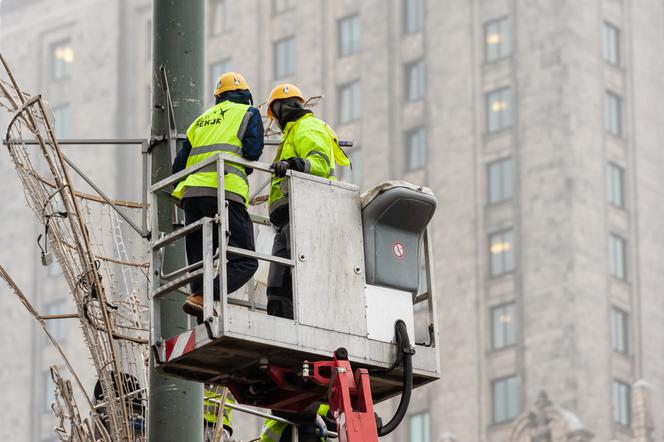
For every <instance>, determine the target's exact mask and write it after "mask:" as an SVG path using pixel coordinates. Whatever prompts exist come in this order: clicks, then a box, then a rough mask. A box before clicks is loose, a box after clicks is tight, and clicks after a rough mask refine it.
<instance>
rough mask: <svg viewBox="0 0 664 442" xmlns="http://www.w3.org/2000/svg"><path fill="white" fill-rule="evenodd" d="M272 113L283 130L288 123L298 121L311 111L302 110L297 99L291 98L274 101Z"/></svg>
mask: <svg viewBox="0 0 664 442" xmlns="http://www.w3.org/2000/svg"><path fill="white" fill-rule="evenodd" d="M272 113H273V114H274V116H275V118H276V119H277V123H278V124H279V127H280V128H281V129H282V130H283V129H284V128H285V127H286V125H287V124H288V123H290V122H291V121H297V120H299V119H300V118H301V117H302V116H303V115H305V114H310V113H311V111H310V110H308V109H305V108H303V107H302V103H300V101H299V100H298V99H297V98H293V99H288V100H278V101H275V102H274V103H273V104H272Z"/></svg>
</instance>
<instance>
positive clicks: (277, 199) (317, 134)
mask: <svg viewBox="0 0 664 442" xmlns="http://www.w3.org/2000/svg"><path fill="white" fill-rule="evenodd" d="M293 157H295V158H302V159H304V164H305V167H304V172H305V173H310V174H312V175H316V176H319V177H323V178H328V179H330V180H336V178H335V163H339V164H340V165H342V166H347V165H348V164H350V161H349V160H348V158H347V157H346V154H345V153H343V151H342V150H341V148H340V147H339V144H338V141H337V135H336V134H335V133H334V131H333V130H332V128H330V127H329V126H328V125H327V124H326V123H325V122H324V121H322V120H319V119H318V118H316V117H314V116H313V114H305V115H304V116H302V117H300V118H299V119H298V120H297V121H291V122H289V123H287V124H286V127H285V128H284V130H283V137H282V139H281V144H280V145H279V149H278V150H277V154H276V156H275V158H274V161H281V160H287V159H289V158H293ZM287 187H288V186H287V180H286V179H285V178H277V177H276V176H273V177H272V187H271V189H270V197H269V199H268V205H269V211H270V213H273V212H274V211H275V210H277V209H278V208H279V207H282V206H284V205H286V204H288V188H287Z"/></svg>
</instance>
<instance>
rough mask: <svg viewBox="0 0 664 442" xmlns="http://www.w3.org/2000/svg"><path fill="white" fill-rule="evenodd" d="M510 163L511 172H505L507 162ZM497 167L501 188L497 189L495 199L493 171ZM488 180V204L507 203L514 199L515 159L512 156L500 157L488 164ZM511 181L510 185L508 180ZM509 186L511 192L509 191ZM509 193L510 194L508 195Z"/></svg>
mask: <svg viewBox="0 0 664 442" xmlns="http://www.w3.org/2000/svg"><path fill="white" fill-rule="evenodd" d="M506 163H509V173H506V172H505V164H506ZM496 169H497V172H496V173H497V174H498V177H497V178H498V182H499V189H498V190H497V193H498V197H497V199H495V200H494V199H493V198H492V196H493V193H494V192H493V191H492V190H493V189H494V187H493V179H492V177H493V175H492V171H493V170H496ZM486 177H487V179H486V181H487V204H488V205H489V206H495V205H498V204H501V203H505V202H508V201H511V200H512V199H514V160H513V158H512V156H507V157H502V158H498V159H496V160H493V161H491V162H489V163H487V165H486ZM506 181H507V182H509V185H508V184H507V182H506ZM507 188H509V192H507V190H506V189H507ZM508 193H509V195H508Z"/></svg>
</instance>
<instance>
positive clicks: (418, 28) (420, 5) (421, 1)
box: [401, 0, 426, 35]
mask: <svg viewBox="0 0 664 442" xmlns="http://www.w3.org/2000/svg"><path fill="white" fill-rule="evenodd" d="M410 2H417V3H416V4H415V10H414V12H415V13H417V14H418V17H415V18H416V19H417V22H416V23H414V24H415V27H414V28H412V29H411V28H410V27H409V24H410V20H409V18H410V16H409V8H408V6H409V3H410ZM402 5H403V9H402V17H403V21H402V23H401V26H402V33H403V34H404V35H410V34H416V33H418V32H422V31H423V30H424V24H425V17H426V3H425V0H403V1H402ZM419 9H421V10H419ZM413 21H415V19H414V20H413Z"/></svg>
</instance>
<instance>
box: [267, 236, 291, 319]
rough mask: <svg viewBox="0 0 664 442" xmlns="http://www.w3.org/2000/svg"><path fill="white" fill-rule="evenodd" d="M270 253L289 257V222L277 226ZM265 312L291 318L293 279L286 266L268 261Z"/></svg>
mask: <svg viewBox="0 0 664 442" xmlns="http://www.w3.org/2000/svg"><path fill="white" fill-rule="evenodd" d="M272 254H273V255H274V256H278V257H280V258H288V259H290V255H291V245H290V224H288V223H286V224H284V225H282V226H280V227H278V228H277V234H276V235H275V237H274V244H273V245H272ZM267 314H268V315H272V316H279V317H282V318H287V319H293V279H292V278H291V269H290V267H288V266H284V265H281V264H277V263H275V262H271V263H270V272H269V273H268V277H267Z"/></svg>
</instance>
